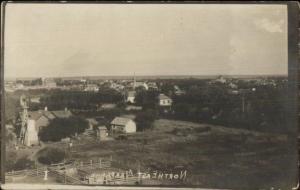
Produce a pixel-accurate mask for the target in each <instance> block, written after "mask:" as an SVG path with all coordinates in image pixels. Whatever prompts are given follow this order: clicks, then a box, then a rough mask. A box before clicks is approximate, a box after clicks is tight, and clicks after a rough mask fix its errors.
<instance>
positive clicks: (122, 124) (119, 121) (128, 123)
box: [110, 117, 136, 133]
mask: <svg viewBox="0 0 300 190" xmlns="http://www.w3.org/2000/svg"><path fill="white" fill-rule="evenodd" d="M110 125H111V131H112V132H113V133H135V132H136V124H135V122H134V121H133V120H132V119H129V118H124V117H116V118H115V119H114V120H112V122H111V123H110Z"/></svg>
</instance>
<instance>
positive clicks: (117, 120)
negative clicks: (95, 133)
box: [110, 117, 132, 125]
mask: <svg viewBox="0 0 300 190" xmlns="http://www.w3.org/2000/svg"><path fill="white" fill-rule="evenodd" d="M129 121H132V120H131V119H129V118H125V117H115V119H114V120H112V122H111V123H110V124H112V125H126V124H127V123H128V122H129Z"/></svg>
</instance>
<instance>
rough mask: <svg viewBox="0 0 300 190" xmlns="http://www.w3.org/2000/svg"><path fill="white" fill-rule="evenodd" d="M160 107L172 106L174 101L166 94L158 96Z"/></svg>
mask: <svg viewBox="0 0 300 190" xmlns="http://www.w3.org/2000/svg"><path fill="white" fill-rule="evenodd" d="M158 101H159V102H158V103H159V106H172V103H173V101H172V99H171V98H169V97H168V96H166V95H164V94H159V96H158Z"/></svg>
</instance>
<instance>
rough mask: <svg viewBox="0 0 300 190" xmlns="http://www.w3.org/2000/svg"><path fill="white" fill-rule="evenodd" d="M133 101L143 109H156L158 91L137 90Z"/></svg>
mask: <svg viewBox="0 0 300 190" xmlns="http://www.w3.org/2000/svg"><path fill="white" fill-rule="evenodd" d="M135 101H136V104H137V105H139V106H142V107H143V109H156V107H157V105H158V92H157V91H155V90H148V91H146V90H139V91H137V93H136V96H135Z"/></svg>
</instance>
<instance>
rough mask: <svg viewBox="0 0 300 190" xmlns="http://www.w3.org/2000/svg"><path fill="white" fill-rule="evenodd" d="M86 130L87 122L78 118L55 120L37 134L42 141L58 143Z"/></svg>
mask: <svg viewBox="0 0 300 190" xmlns="http://www.w3.org/2000/svg"><path fill="white" fill-rule="evenodd" d="M87 128H88V122H87V121H86V120H85V119H83V118H80V117H74V116H72V117H70V118H55V119H53V120H51V121H50V123H49V125H48V126H47V127H44V128H42V130H41V131H40V133H39V136H40V139H41V140H42V141H60V140H61V139H63V138H66V137H70V136H72V135H75V134H76V133H77V134H80V133H83V132H84V131H85V129H87Z"/></svg>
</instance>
